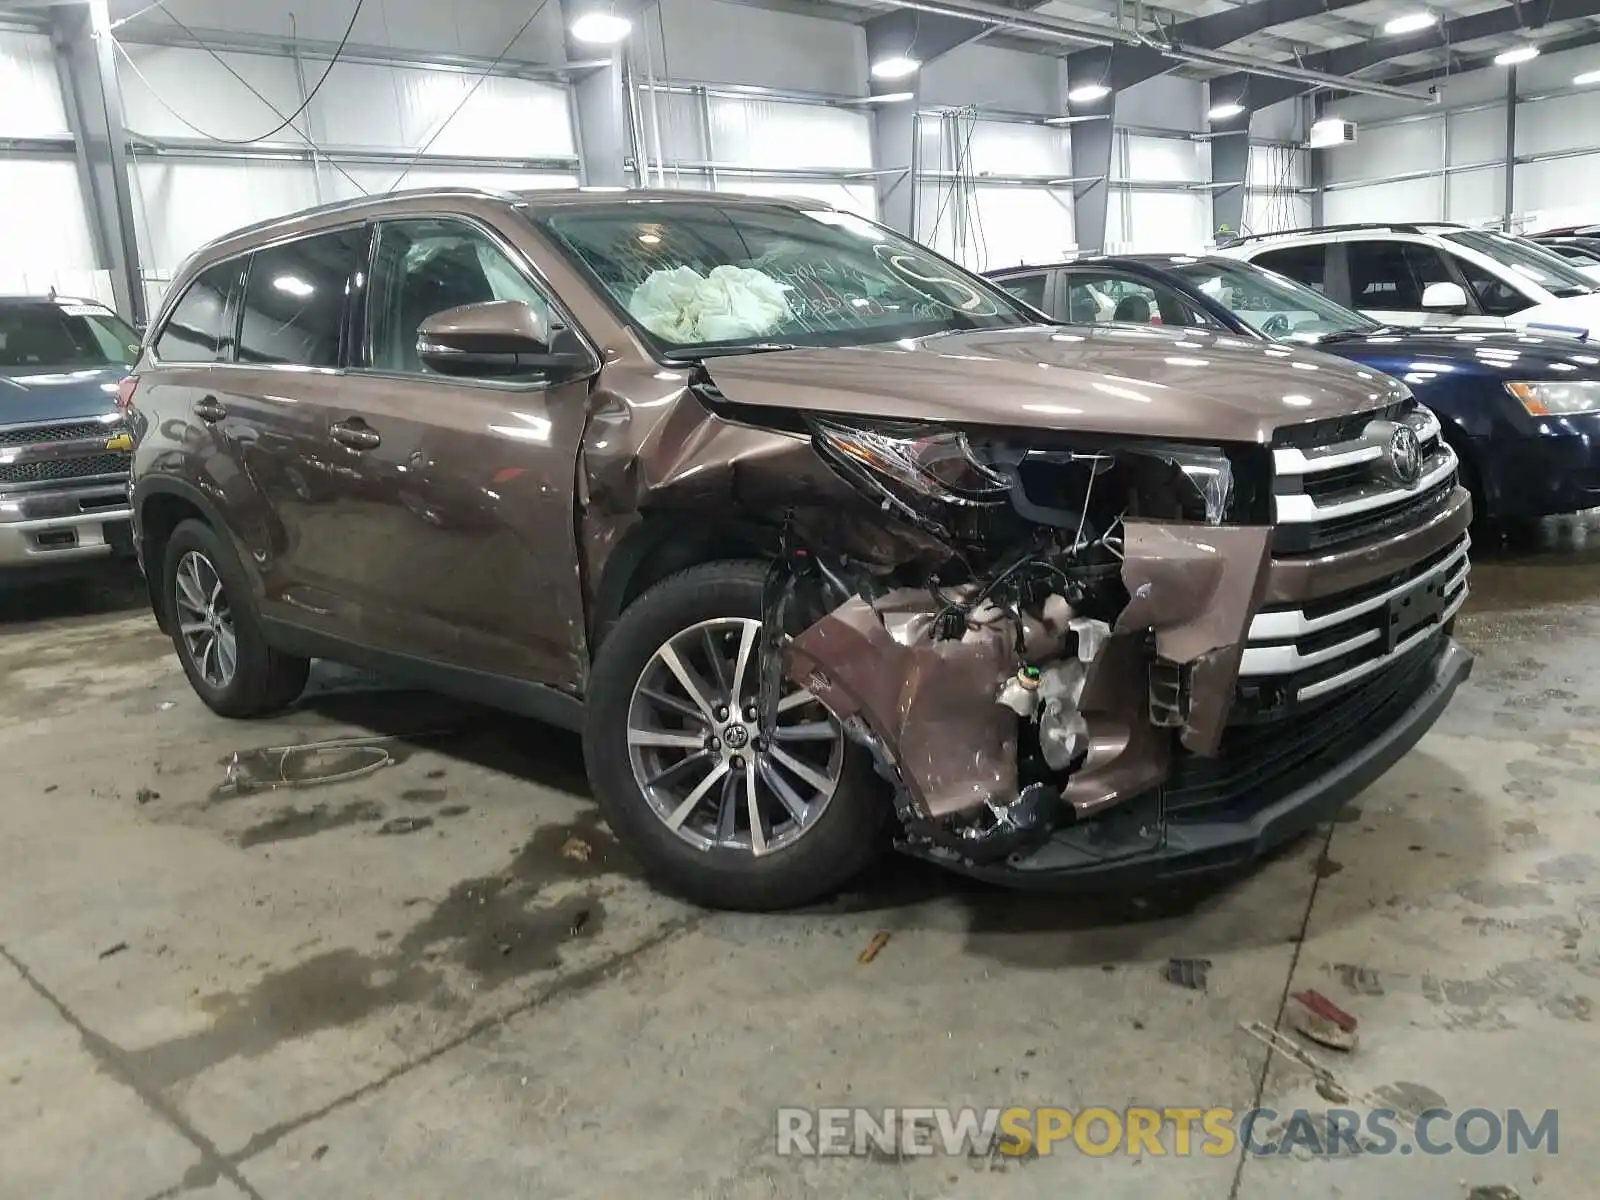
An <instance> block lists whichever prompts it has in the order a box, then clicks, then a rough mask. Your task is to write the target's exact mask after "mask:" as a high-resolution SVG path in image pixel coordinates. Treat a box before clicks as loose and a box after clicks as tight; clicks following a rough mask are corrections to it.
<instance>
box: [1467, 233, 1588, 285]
mask: <svg viewBox="0 0 1600 1200" xmlns="http://www.w3.org/2000/svg"><path fill="white" fill-rule="evenodd" d="M1444 236H1445V240H1446V241H1451V242H1455V243H1456V244H1457V245H1459V246H1465V247H1467V249H1469V250H1476V251H1477V252H1478V253H1479V254H1484V255H1487V256H1488V257H1490V258H1492V259H1494V260H1495V262H1497V263H1499V264H1500V265H1501V266H1503V267H1509V268H1510V269H1511V270H1513V271H1515V272H1516V273H1517V274H1518V275H1521V276H1522V277H1523V278H1524V279H1530V280H1532V281H1533V282H1534V283H1536V284H1538V285H1539V286H1540V287H1542V288H1543V289H1544V290H1545V291H1547V292H1549V293H1550V294H1551V295H1553V296H1584V295H1587V294H1588V293H1590V292H1592V291H1594V290H1595V285H1594V281H1593V280H1591V279H1587V278H1585V277H1584V275H1583V273H1582V272H1580V271H1576V270H1574V269H1573V268H1572V267H1571V266H1569V265H1568V264H1567V263H1565V262H1563V261H1562V260H1561V258H1560V256H1559V255H1556V254H1552V253H1551V252H1550V251H1549V250H1546V249H1545V248H1544V247H1543V246H1540V245H1539V244H1538V243H1536V242H1530V241H1528V239H1527V238H1519V237H1512V236H1511V235H1510V234H1505V233H1496V232H1495V231H1494V230H1491V229H1458V230H1452V231H1451V232H1450V233H1447V234H1445V235H1444Z"/></svg>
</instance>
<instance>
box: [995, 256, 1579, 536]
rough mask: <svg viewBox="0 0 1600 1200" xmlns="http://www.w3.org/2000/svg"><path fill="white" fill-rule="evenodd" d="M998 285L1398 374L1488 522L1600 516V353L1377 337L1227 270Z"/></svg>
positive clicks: (1102, 312) (1494, 338)
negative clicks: (1431, 420)
mask: <svg viewBox="0 0 1600 1200" xmlns="http://www.w3.org/2000/svg"><path fill="white" fill-rule="evenodd" d="M990 277H991V278H993V279H994V280H995V281H996V282H997V283H999V284H1000V285H1001V286H1003V287H1004V288H1006V290H1007V291H1010V292H1011V293H1012V294H1014V295H1016V296H1017V297H1019V298H1020V299H1022V300H1024V301H1026V302H1027V303H1029V304H1032V305H1033V306H1034V307H1035V308H1038V309H1040V310H1041V311H1043V312H1045V313H1048V314H1049V315H1050V316H1051V317H1053V318H1055V319H1056V320H1058V321H1066V322H1069V323H1073V324H1093V323H1097V322H1101V321H1114V322H1132V323H1137V324H1149V325H1164V326H1177V327H1185V326H1191V327H1199V328H1204V329H1207V330H1210V331H1212V332H1219V331H1220V332H1224V333H1233V334H1237V335H1239V336H1241V337H1249V338H1252V339H1255V340H1262V341H1272V342H1289V343H1296V344H1298V345H1300V346H1307V345H1309V346H1314V347H1316V348H1317V349H1318V350H1322V351H1325V352H1327V353H1329V354H1335V355H1338V356H1339V357H1340V358H1346V359H1353V360H1355V361H1356V362H1359V363H1363V364H1365V365H1367V366H1370V367H1373V368H1375V369H1377V370H1379V371H1383V372H1384V373H1386V374H1389V375H1393V376H1394V377H1395V378H1397V379H1400V380H1403V381H1404V382H1405V383H1406V384H1408V385H1409V386H1410V388H1411V390H1412V391H1413V392H1415V393H1416V396H1417V399H1419V400H1421V401H1422V403H1424V404H1426V405H1427V406H1428V407H1429V408H1431V409H1432V410H1433V411H1434V412H1435V413H1436V414H1438V416H1439V419H1440V422H1441V424H1442V425H1443V427H1444V433H1445V437H1446V439H1447V440H1448V441H1449V442H1450V444H1451V446H1452V447H1453V448H1454V449H1455V451H1456V454H1457V456H1458V457H1459V458H1460V460H1461V475H1462V482H1463V483H1464V484H1465V485H1466V486H1467V487H1468V488H1469V489H1470V490H1471V491H1472V497H1473V506H1474V510H1475V511H1476V512H1477V513H1478V514H1479V515H1480V516H1483V517H1487V518H1490V519H1495V520H1500V519H1510V518H1525V517H1538V516H1545V515H1547V514H1551V513H1564V512H1575V511H1577V510H1579V509H1584V508H1592V507H1594V506H1596V505H1600V342H1590V341H1583V340H1580V339H1578V338H1574V337H1569V336H1563V335H1559V334H1550V335H1541V334H1535V333H1530V332H1526V331H1520V330H1505V331H1501V330H1480V329H1464V328H1461V327H1460V326H1452V327H1450V328H1441V329H1414V328H1413V329H1402V328H1399V327H1397V326H1392V325H1380V324H1378V323H1377V322H1375V321H1372V320H1370V319H1369V318H1367V317H1364V316H1362V315H1361V314H1360V313H1356V312H1352V311H1351V310H1350V309H1348V308H1345V307H1343V306H1342V305H1339V304H1336V303H1334V302H1333V301H1332V300H1329V299H1328V298H1327V297H1325V296H1323V295H1322V294H1321V293H1319V292H1316V291H1313V290H1312V289H1310V288H1308V287H1305V286H1304V285H1302V284H1299V283H1295V282H1294V281H1292V280H1289V279H1286V278H1284V277H1283V276H1282V275H1277V274H1274V273H1273V272H1271V271H1267V270H1264V269H1263V268H1261V267H1256V266H1252V265H1251V264H1249V263H1245V262H1240V261H1238V260H1236V259H1231V258H1218V257H1209V256H1195V255H1171V254H1163V255H1140V256H1120V257H1097V258H1086V259H1080V260H1078V261H1076V262H1071V263H1062V264H1059V265H1056V266H1045V267H1017V268H1012V269H1010V270H1005V271H994V272H991V273H990Z"/></svg>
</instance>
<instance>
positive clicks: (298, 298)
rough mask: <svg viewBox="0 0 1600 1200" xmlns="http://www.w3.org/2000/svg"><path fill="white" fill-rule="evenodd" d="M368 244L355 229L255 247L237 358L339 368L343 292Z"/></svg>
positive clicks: (361, 232) (246, 361)
mask: <svg viewBox="0 0 1600 1200" xmlns="http://www.w3.org/2000/svg"><path fill="white" fill-rule="evenodd" d="M365 245H366V233H365V232H364V231H363V230H362V229H359V228H357V229H338V230H335V231H333V232H331V233H319V234H316V235H314V236H312V237H307V238H299V239H297V240H296V241H292V242H286V243H284V244H283V245H281V246H273V247H271V248H270V249H267V250H257V251H256V252H255V254H254V255H252V256H251V259H250V274H249V276H248V278H247V279H246V281H245V288H244V305H243V308H244V320H243V323H242V324H241V326H240V329H239V361H240V362H241V363H252V364H254V363H268V364H289V365H293V366H300V367H337V366H338V365H339V334H340V330H341V327H342V325H343V322H344V301H345V292H346V289H347V287H348V285H349V282H350V276H351V275H352V274H353V273H354V271H355V270H356V266H357V264H358V263H359V261H360V259H361V255H362V251H363V249H364V247H365Z"/></svg>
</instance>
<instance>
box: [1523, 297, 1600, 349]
mask: <svg viewBox="0 0 1600 1200" xmlns="http://www.w3.org/2000/svg"><path fill="white" fill-rule="evenodd" d="M1510 320H1511V323H1512V324H1514V325H1518V326H1524V327H1525V326H1529V325H1550V326H1556V327H1558V328H1563V329H1572V330H1577V331H1581V332H1582V333H1583V335H1584V336H1587V337H1589V338H1591V339H1595V338H1600V292H1590V293H1589V294H1588V295H1585V296H1566V297H1564V298H1562V299H1559V300H1551V301H1550V302H1549V303H1547V304H1535V305H1534V306H1533V307H1532V308H1525V309H1523V310H1522V311H1521V312H1519V313H1517V314H1516V315H1515V316H1513V317H1511V318H1510Z"/></svg>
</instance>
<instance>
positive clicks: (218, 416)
mask: <svg viewBox="0 0 1600 1200" xmlns="http://www.w3.org/2000/svg"><path fill="white" fill-rule="evenodd" d="M194 415H195V416H197V417H199V418H200V419H201V420H202V421H204V422H205V423H206V424H208V425H210V424H212V423H213V422H216V421H220V420H222V418H223V417H225V416H227V415H228V410H227V409H225V408H223V407H222V403H221V402H220V401H219V400H218V399H217V398H216V397H215V396H202V397H200V399H198V400H196V401H195V402H194Z"/></svg>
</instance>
